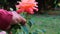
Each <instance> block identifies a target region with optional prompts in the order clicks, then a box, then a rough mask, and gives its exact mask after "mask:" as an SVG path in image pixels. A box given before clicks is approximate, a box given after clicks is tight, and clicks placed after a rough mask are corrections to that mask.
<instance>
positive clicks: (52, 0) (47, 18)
mask: <svg viewBox="0 0 60 34" xmlns="http://www.w3.org/2000/svg"><path fill="white" fill-rule="evenodd" d="M17 1H21V0H0V8H3V9H6V10H10V11H12V10H13V11H16V7H15V5H18V4H19V3H17ZM36 1H37V2H38V4H37V5H38V9H39V10H38V12H35V11H34V12H35V13H34V14H33V15H26V14H25V13H22V14H21V15H22V16H23V17H24V18H26V17H27V18H26V19H27V23H26V26H20V25H14V26H12V27H13V28H12V29H11V31H12V34H60V0H36Z"/></svg>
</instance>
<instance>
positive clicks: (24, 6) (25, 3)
mask: <svg viewBox="0 0 60 34" xmlns="http://www.w3.org/2000/svg"><path fill="white" fill-rule="evenodd" d="M16 7H17V8H18V10H17V12H18V13H21V12H27V13H29V14H34V11H33V10H36V11H38V9H37V7H38V6H37V2H36V1H35V0H21V2H19V5H16Z"/></svg>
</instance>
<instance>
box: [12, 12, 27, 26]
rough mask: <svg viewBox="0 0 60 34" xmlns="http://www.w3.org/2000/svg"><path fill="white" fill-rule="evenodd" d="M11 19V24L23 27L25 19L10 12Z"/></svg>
mask: <svg viewBox="0 0 60 34" xmlns="http://www.w3.org/2000/svg"><path fill="white" fill-rule="evenodd" d="M12 14H13V18H12V22H11V24H19V23H20V24H22V25H25V23H26V19H25V18H23V17H22V16H21V15H20V14H18V13H16V12H15V11H13V12H12Z"/></svg>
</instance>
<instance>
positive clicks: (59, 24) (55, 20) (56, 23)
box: [31, 15, 60, 34]
mask: <svg viewBox="0 0 60 34" xmlns="http://www.w3.org/2000/svg"><path fill="white" fill-rule="evenodd" d="M32 19H33V21H35V24H34V25H32V28H31V30H33V29H34V28H38V29H39V30H41V31H43V32H44V34H60V16H57V15H56V16H54V15H33V16H32ZM40 33H41V32H39V34H40ZM41 34H42V33H41Z"/></svg>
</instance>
